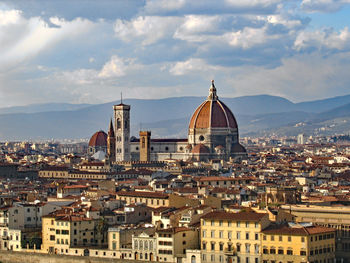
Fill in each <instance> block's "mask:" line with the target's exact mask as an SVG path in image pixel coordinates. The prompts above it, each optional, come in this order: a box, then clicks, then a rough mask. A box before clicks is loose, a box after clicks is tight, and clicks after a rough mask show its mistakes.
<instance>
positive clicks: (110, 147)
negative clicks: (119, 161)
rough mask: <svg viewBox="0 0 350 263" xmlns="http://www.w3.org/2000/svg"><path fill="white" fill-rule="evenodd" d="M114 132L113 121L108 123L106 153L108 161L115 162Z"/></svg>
mask: <svg viewBox="0 0 350 263" xmlns="http://www.w3.org/2000/svg"><path fill="white" fill-rule="evenodd" d="M115 150H116V149H115V134H114V127H113V122H112V119H111V122H110V123H109V129H108V135H107V154H108V159H109V161H110V162H115Z"/></svg>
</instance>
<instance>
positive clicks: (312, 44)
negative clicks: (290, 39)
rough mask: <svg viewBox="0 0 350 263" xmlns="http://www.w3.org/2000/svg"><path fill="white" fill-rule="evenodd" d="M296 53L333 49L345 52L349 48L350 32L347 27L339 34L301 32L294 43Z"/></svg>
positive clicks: (333, 32)
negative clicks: (308, 50) (307, 50)
mask: <svg viewBox="0 0 350 263" xmlns="http://www.w3.org/2000/svg"><path fill="white" fill-rule="evenodd" d="M294 48H295V49H297V50H298V51H300V50H306V49H315V48H316V49H318V50H324V49H335V50H338V51H347V50H349V48H350V32H349V29H348V28H347V27H345V28H344V29H342V30H341V31H340V32H339V33H338V32H336V31H329V32H327V31H314V32H312V31H311V32H310V31H302V32H300V34H299V35H298V36H297V38H296V39H295V42H294Z"/></svg>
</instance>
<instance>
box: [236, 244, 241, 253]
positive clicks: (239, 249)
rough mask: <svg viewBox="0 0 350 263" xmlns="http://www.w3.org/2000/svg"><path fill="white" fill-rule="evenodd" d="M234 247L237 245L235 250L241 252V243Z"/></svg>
mask: <svg viewBox="0 0 350 263" xmlns="http://www.w3.org/2000/svg"><path fill="white" fill-rule="evenodd" d="M236 247H237V252H241V244H237V245H236Z"/></svg>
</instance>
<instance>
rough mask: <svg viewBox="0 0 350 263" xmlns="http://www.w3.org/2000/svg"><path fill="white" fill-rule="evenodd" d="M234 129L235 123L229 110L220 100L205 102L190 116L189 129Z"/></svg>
mask: <svg viewBox="0 0 350 263" xmlns="http://www.w3.org/2000/svg"><path fill="white" fill-rule="evenodd" d="M227 127H229V128H236V129H237V127H238V126H237V122H236V119H235V117H234V116H233V113H232V112H231V110H230V109H229V108H228V107H227V106H226V105H225V104H224V103H223V102H222V101H220V100H210V99H208V100H206V101H204V102H203V103H202V104H201V105H199V107H198V108H197V109H196V110H195V112H194V113H193V115H192V118H191V121H190V125H189V129H197V128H200V129H201V128H227Z"/></svg>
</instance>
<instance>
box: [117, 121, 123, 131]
mask: <svg viewBox="0 0 350 263" xmlns="http://www.w3.org/2000/svg"><path fill="white" fill-rule="evenodd" d="M121 128H122V122H121V120H120V119H119V118H118V119H117V130H120V129H121Z"/></svg>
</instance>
